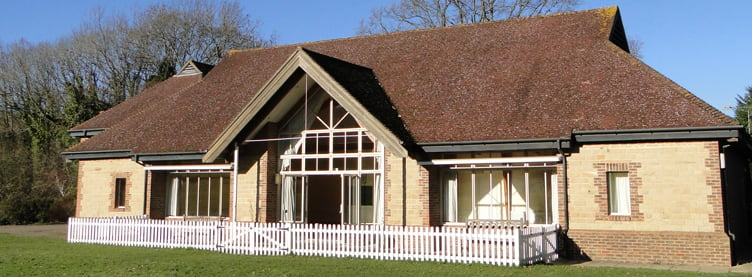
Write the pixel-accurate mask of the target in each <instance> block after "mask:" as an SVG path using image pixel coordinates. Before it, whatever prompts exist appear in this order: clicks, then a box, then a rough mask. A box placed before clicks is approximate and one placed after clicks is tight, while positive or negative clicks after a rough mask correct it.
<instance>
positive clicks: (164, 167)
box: [144, 164, 232, 171]
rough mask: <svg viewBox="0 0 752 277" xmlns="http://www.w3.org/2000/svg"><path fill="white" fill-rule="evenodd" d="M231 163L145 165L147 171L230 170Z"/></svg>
mask: <svg viewBox="0 0 752 277" xmlns="http://www.w3.org/2000/svg"><path fill="white" fill-rule="evenodd" d="M230 169H232V164H205V165H201V164H199V165H152V166H145V167H144V170H147V171H172V170H230Z"/></svg>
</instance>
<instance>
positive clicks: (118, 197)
mask: <svg viewBox="0 0 752 277" xmlns="http://www.w3.org/2000/svg"><path fill="white" fill-rule="evenodd" d="M124 207H125V178H115V208H124Z"/></svg>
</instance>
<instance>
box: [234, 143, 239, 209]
mask: <svg viewBox="0 0 752 277" xmlns="http://www.w3.org/2000/svg"><path fill="white" fill-rule="evenodd" d="M239 149H240V147H238V144H237V143H235V151H233V153H232V161H233V162H232V221H233V222H235V221H237V220H238V152H239Z"/></svg>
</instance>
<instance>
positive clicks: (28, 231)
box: [0, 224, 68, 239]
mask: <svg viewBox="0 0 752 277" xmlns="http://www.w3.org/2000/svg"><path fill="white" fill-rule="evenodd" d="M0 233H6V234H12V235H19V236H34V237H51V238H61V239H65V238H66V237H67V234H68V225H67V224H49V225H42V224H32V225H0Z"/></svg>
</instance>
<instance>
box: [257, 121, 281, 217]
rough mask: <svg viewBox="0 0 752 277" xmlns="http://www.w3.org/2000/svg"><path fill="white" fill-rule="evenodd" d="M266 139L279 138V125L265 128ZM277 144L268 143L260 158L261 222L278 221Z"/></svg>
mask: <svg viewBox="0 0 752 277" xmlns="http://www.w3.org/2000/svg"><path fill="white" fill-rule="evenodd" d="M265 129H266V137H267V138H275V137H277V125H276V124H274V123H269V124H267V125H266V127H265ZM277 160H278V159H277V143H276V142H273V141H272V142H267V143H266V151H264V153H263V154H262V155H261V157H260V158H259V171H260V172H259V176H258V178H259V192H258V194H259V204H258V215H259V216H258V218H259V221H260V222H276V221H277V217H276V214H277V198H278V197H277V184H276V183H275V179H276V178H275V176H276V174H277Z"/></svg>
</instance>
